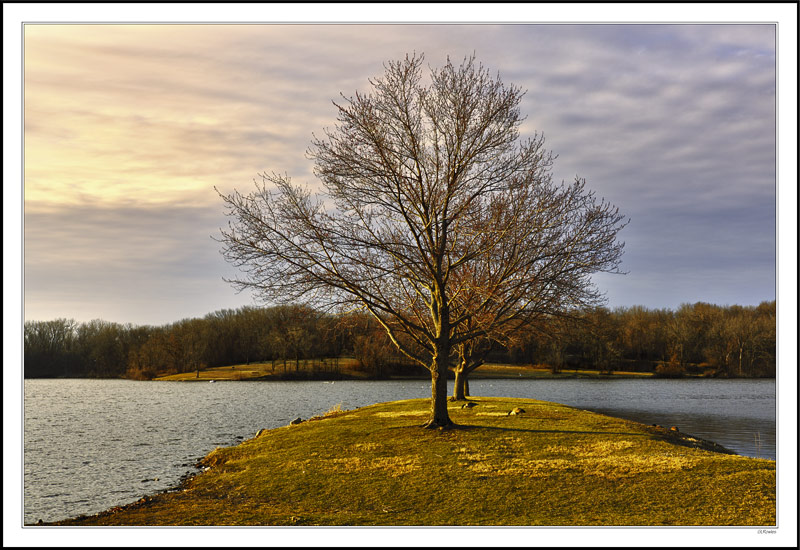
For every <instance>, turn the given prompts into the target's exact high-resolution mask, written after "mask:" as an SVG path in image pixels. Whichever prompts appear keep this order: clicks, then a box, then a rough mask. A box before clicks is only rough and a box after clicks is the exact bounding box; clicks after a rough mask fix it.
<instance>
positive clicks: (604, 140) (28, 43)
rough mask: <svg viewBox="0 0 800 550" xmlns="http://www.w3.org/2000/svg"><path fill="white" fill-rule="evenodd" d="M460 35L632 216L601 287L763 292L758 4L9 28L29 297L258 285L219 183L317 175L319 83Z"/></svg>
mask: <svg viewBox="0 0 800 550" xmlns="http://www.w3.org/2000/svg"><path fill="white" fill-rule="evenodd" d="M409 52H417V53H423V54H424V55H425V59H426V62H427V63H428V64H430V65H431V66H436V67H438V66H441V65H442V64H443V63H444V62H445V61H446V58H447V56H451V57H452V58H453V59H455V60H460V59H462V58H463V57H464V56H465V55H470V54H472V53H474V54H475V55H476V57H477V59H478V60H479V61H480V62H481V63H482V64H483V65H484V66H486V67H487V68H489V69H490V70H491V71H492V72H497V73H499V75H500V77H501V78H502V80H503V81H504V82H505V83H513V84H515V85H517V86H520V87H522V88H523V89H525V90H527V93H526V95H525V97H524V100H523V101H522V104H521V111H522V114H523V115H525V116H526V117H527V118H526V120H525V122H524V124H523V126H522V128H521V131H522V135H523V137H524V136H526V135H532V134H533V133H534V132H539V133H543V134H544V135H545V138H546V144H547V147H548V148H549V149H551V150H552V151H553V152H554V153H555V154H557V155H558V158H557V160H556V163H555V166H554V177H555V179H556V180H557V181H560V180H565V181H567V182H569V181H572V180H573V179H574V178H575V176H580V177H581V178H585V179H586V182H587V187H588V188H589V189H591V190H593V191H594V192H595V193H596V194H597V196H598V197H602V198H605V199H607V200H608V201H610V202H612V203H613V204H614V205H616V206H617V207H619V209H620V211H621V212H622V213H623V214H625V215H626V216H627V217H628V218H630V223H629V225H628V226H627V227H626V228H625V229H624V230H623V231H622V232H621V233H620V239H621V240H623V241H624V242H625V243H626V245H625V254H624V256H623V263H622V266H621V268H622V270H624V271H625V272H626V275H605V274H604V275H600V276H597V277H596V278H595V282H596V284H597V285H598V286H599V287H600V289H601V290H603V291H604V292H606V295H607V298H608V306H609V307H611V308H613V307H618V306H632V305H643V306H646V307H651V308H671V309H674V308H676V307H678V306H679V305H680V304H682V303H693V302H697V301H704V302H710V303H716V304H720V305H727V304H742V305H756V304H758V303H760V302H761V301H765V300H773V299H775V297H776V287H775V281H776V198H777V193H776V191H777V185H776V154H777V153H776V151H777V149H776V27H775V25H772V24H739V25H724V24H713V25H711V24H678V25H667V24H580V25H575V24H547V25H536V24H498V25H492V24H473V25H459V24H444V25H436V24H407V25H399V24H362V25H352V24H351V25H345V24H310V25H309V24H305V25H304V24H284V25H281V24H278V25H275V24H273V25H269V24H237V25H222V24H206V25H188V24H183V25H166V24H162V25H153V24H138V25H131V24H127V25H126V24H117V25H102V24H96V25H76V24H28V25H26V26H25V27H24V80H23V84H24V318H25V319H26V320H47V319H53V318H60V317H64V318H73V319H76V320H78V321H81V322H85V321H89V320H91V319H97V318H100V319H104V320H107V321H114V322H121V323H133V324H154V325H160V324H167V323H171V322H174V321H178V320H180V319H183V318H188V317H202V316H204V315H205V314H207V313H210V312H212V311H216V310H219V309H225V308H236V307H240V306H243V305H248V304H253V303H254V299H253V296H251V295H250V294H249V293H247V292H244V293H240V294H237V293H236V292H235V291H234V289H233V288H232V287H231V286H230V285H229V284H228V283H226V282H225V281H224V280H223V277H231V276H235V274H236V273H235V271H234V268H233V267H231V266H229V265H228V264H226V262H225V261H224V259H223V258H222V256H221V254H220V252H219V250H220V244H219V243H218V242H216V241H215V240H214V239H213V238H212V237H218V236H219V233H220V231H219V228H220V227H222V226H223V225H225V224H226V223H227V222H226V219H225V216H224V208H223V204H222V200H221V199H220V197H219V196H218V195H217V192H216V191H215V188H216V189H219V190H220V191H222V192H230V191H231V190H233V189H234V188H236V189H238V190H240V191H243V192H247V191H249V190H251V189H253V179H254V178H256V177H258V174H259V173H262V172H271V171H275V172H280V173H287V174H288V175H290V176H291V177H292V178H293V179H294V181H295V182H297V183H302V184H308V185H309V186H312V187H314V186H318V182H317V180H316V179H315V178H314V176H313V174H312V168H313V163H312V161H310V160H308V159H307V158H306V157H305V151H306V149H307V147H308V145H309V143H310V140H311V137H312V134H313V133H315V132H316V133H317V134H318V135H319V134H320V133H321V131H322V130H323V129H324V128H325V127H331V126H332V125H333V124H334V123H335V117H336V111H335V108H334V106H333V104H332V101H333V100H336V99H337V98H338V97H339V94H340V93H342V94H344V95H346V96H350V95H352V94H354V93H355V92H356V91H360V92H364V91H369V89H370V86H369V83H368V79H369V78H370V77H373V76H379V75H380V74H382V72H383V63H384V62H385V61H387V60H391V59H398V58H401V57H403V56H404V55H405V54H406V53H409Z"/></svg>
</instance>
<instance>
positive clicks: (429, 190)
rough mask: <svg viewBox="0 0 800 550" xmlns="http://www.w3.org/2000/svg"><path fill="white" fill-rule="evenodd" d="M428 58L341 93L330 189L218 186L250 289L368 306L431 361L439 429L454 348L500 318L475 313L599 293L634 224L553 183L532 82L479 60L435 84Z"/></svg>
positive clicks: (318, 149) (227, 250)
mask: <svg viewBox="0 0 800 550" xmlns="http://www.w3.org/2000/svg"><path fill="white" fill-rule="evenodd" d="M422 63H423V58H422V56H416V55H415V56H411V57H408V56H407V57H406V58H405V59H404V60H401V61H392V62H389V63H387V64H386V65H385V69H386V70H385V74H384V75H383V76H382V77H380V78H376V79H374V80H370V84H371V85H372V88H373V90H372V92H371V93H369V94H361V93H356V95H355V96H354V97H350V98H346V97H344V96H343V101H342V102H341V104H336V103H334V105H335V106H336V108H337V109H338V123H337V125H336V126H335V128H333V129H328V130H325V136H324V137H322V138H317V137H315V138H314V139H313V140H312V145H311V147H310V149H309V151H308V155H309V157H310V159H312V160H313V161H314V162H315V175H316V176H317V177H318V178H319V179H320V180H321V182H322V184H323V186H324V189H325V193H324V194H319V195H316V196H312V195H311V193H310V192H309V191H308V190H307V189H305V188H302V187H299V186H295V185H293V184H292V182H291V180H290V178H289V177H288V176H285V175H279V174H276V173H270V174H264V175H262V176H261V178H262V181H261V182H260V183H259V182H256V190H255V191H254V192H252V193H250V194H247V195H242V194H241V193H239V192H238V191H234V192H233V193H232V194H229V195H221V197H222V199H223V200H224V202H225V203H226V205H227V214H228V215H229V217H230V218H232V221H230V222H229V224H228V227H227V229H226V230H223V231H222V239H221V241H222V242H223V244H224V247H223V250H222V252H223V254H224V256H225V258H226V259H227V260H228V261H229V262H231V263H232V264H233V265H235V266H238V267H239V268H241V270H242V272H243V276H242V277H241V278H239V279H236V280H234V281H231V282H232V283H233V284H234V285H235V286H236V287H237V288H240V289H243V288H250V289H253V290H255V291H256V292H257V293H258V294H260V296H261V297H263V298H265V299H270V300H277V301H284V302H286V301H301V302H304V303H308V304H328V305H341V304H357V305H358V306H359V307H361V308H363V309H365V310H366V311H368V312H369V313H371V314H372V315H373V316H374V317H375V319H376V320H377V321H378V322H379V323H380V325H381V326H382V327H383V328H384V330H386V333H387V334H388V336H389V338H390V339H391V340H392V342H393V343H394V344H395V345H396V346H397V347H398V349H399V350H400V351H401V352H402V353H403V354H405V355H406V356H407V357H409V358H411V359H413V360H414V361H416V362H418V363H419V364H421V365H423V366H425V367H426V368H428V369H429V370H430V373H431V414H430V418H429V420H428V422H427V423H426V426H427V427H446V426H449V425H451V424H452V422H451V420H450V417H449V415H448V412H447V376H446V375H447V370H448V367H449V362H450V356H451V351H452V349H453V346H454V345H457V344H459V343H460V342H462V341H467V340H470V339H472V338H475V337H479V336H482V335H485V334H486V333H487V332H488V330H489V329H487V328H486V327H483V328H480V327H478V328H476V329H474V330H469V329H463V328H462V325H463V326H467V324H468V323H467V322H468V320H469V319H471V318H472V317H473V316H475V315H477V314H484V313H486V312H490V313H491V315H492V316H493V317H496V318H497V319H498V320H499V321H498V322H499V323H500V324H502V323H501V322H500V321H502V322H508V323H511V322H513V321H514V320H516V319H521V318H524V317H525V315H526V313H525V312H527V311H529V310H531V309H532V308H535V307H536V306H537V304H539V305H540V306H541V305H542V304H556V303H563V302H564V301H565V299H564V297H562V296H560V295H559V293H561V292H568V293H570V296H571V297H572V298H574V299H573V300H571V301H574V302H578V303H580V302H582V301H589V302H591V301H592V300H593V299H594V298H596V297H597V294H596V292H594V291H593V290H592V289H591V288H590V285H589V281H588V276H589V274H590V273H592V272H594V271H598V270H608V271H613V270H616V268H617V264H618V261H619V257H620V255H621V253H622V245H621V244H618V243H617V242H616V233H617V231H618V230H619V229H620V228H621V226H622V224H621V223H620V220H621V217H620V216H619V214H618V213H617V211H616V210H615V209H614V208H612V207H611V206H610V205H608V204H606V203H604V202H601V203H599V204H598V203H596V201H595V200H594V198H593V197H592V196H591V194H587V193H585V192H584V191H583V182H582V181H576V182H575V183H574V184H573V185H570V186H566V187H564V186H561V187H559V186H555V185H553V184H552V182H551V178H550V174H549V169H550V166H551V164H552V161H553V156H552V154H551V153H549V152H547V151H545V150H544V139H543V137H541V136H534V137H533V138H531V139H528V140H525V141H523V140H520V137H519V126H520V124H521V123H522V120H523V118H522V117H521V116H520V113H519V103H520V101H521V99H522V96H523V92H522V91H521V90H520V89H519V88H517V87H515V86H513V85H512V86H505V85H504V84H503V83H502V82H501V80H500V78H499V77H492V76H491V75H490V74H489V72H488V71H487V70H486V69H484V68H483V67H482V66H480V65H478V64H476V62H475V59H474V58H467V59H465V60H464V61H463V63H462V64H461V65H460V66H455V65H453V64H452V63H451V62H450V61H449V60H448V62H447V63H446V64H445V65H444V67H442V68H441V69H431V71H430V74H429V78H428V79H427V81H426V82H423V71H422ZM476 274H479V275H476ZM537 274H539V275H542V276H544V277H545V278H546V280H545V281H543V282H541V283H536V284H532V283H531V281H530V277H535V276H537ZM477 282H479V284H477ZM484 285H485V286H484ZM468 295H469V297H467V296H468ZM566 301H570V300H566ZM497 324H498V323H495V325H497Z"/></svg>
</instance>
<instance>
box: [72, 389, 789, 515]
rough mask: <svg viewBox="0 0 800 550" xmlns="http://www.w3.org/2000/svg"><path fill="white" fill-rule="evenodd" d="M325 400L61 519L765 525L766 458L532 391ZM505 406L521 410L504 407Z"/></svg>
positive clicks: (768, 506)
mask: <svg viewBox="0 0 800 550" xmlns="http://www.w3.org/2000/svg"><path fill="white" fill-rule="evenodd" d="M472 401H473V402H474V403H476V404H477V406H475V407H473V408H462V407H461V404H460V403H459V402H451V403H450V404H449V408H450V415H451V418H452V419H453V420H454V421H455V422H457V423H458V425H459V426H458V427H456V428H454V429H449V430H425V429H422V428H420V427H419V425H420V424H422V422H423V421H424V420H425V419H426V417H427V414H428V407H429V401H428V400H425V399H415V400H407V401H396V402H392V403H383V404H377V405H372V406H369V407H363V408H359V409H356V410H352V411H343V410H341V409H339V408H334V409H332V410H331V411H329V412H328V413H327V414H326V415H324V416H321V417H318V418H315V419H311V420H308V421H305V422H303V423H301V424H298V425H294V426H286V427H282V428H277V429H273V430H267V431H264V432H262V433H261V434H260V435H259V436H257V437H254V438H252V439H249V440H247V441H244V442H242V443H241V444H240V445H237V446H235V447H228V448H218V449H216V450H214V451H213V452H211V453H210V454H209V455H208V456H206V457H205V459H204V460H203V465H204V467H205V468H207V469H206V470H205V471H204V472H202V473H200V474H198V475H196V476H194V477H192V478H189V479H187V480H186V481H185V482H184V483H183V484H182V486H181V487H179V488H176V489H175V490H173V491H169V492H166V493H161V494H158V495H153V496H150V497H146V498H144V499H142V500H141V501H139V502H137V503H134V504H132V505H129V506H125V507H120V508H116V509H112V510H111V511H108V512H103V513H101V514H98V515H95V516H91V517H81V518H77V519H72V520H68V521H63V522H58V524H59V525H147V526H150V525H345V526H353V525H359V526H360V525H412V526H413V525H432V526H443V525H458V526H468V525H550V526H578V525H606V526H619V525H683V526H687V525H751V526H755V525H759V526H765V525H774V524H775V518H776V516H775V462H774V461H771V460H764V459H755V458H747V457H741V456H736V455H732V454H723V453H720V452H712V451H710V450H706V449H704V448H703V447H707V448H713V446H711V445H704V442H702V441H700V440H697V439H695V438H692V437H691V436H687V435H683V434H679V433H674V432H669V431H666V430H663V429H657V428H654V427H649V426H645V425H642V424H638V423H635V422H631V421H627V420H622V419H617V418H611V417H607V416H603V415H600V414H596V413H591V412H587V411H582V410H578V409H573V408H570V407H566V406H563V405H559V404H555V403H547V402H542V401H533V400H524V399H507V398H487V397H481V398H473V399H472ZM515 407H521V408H523V409H524V411H525V412H524V413H522V414H518V415H513V416H512V415H508V412H509V411H511V410H512V409H513V408H515Z"/></svg>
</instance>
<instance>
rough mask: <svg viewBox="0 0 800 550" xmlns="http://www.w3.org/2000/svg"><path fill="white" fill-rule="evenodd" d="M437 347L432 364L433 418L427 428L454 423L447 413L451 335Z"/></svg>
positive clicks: (444, 426) (443, 339)
mask: <svg viewBox="0 0 800 550" xmlns="http://www.w3.org/2000/svg"><path fill="white" fill-rule="evenodd" d="M436 348H437V350H436V351H437V353H436V356H435V357H434V358H433V364H432V365H431V418H430V420H428V422H427V423H425V425H424V427H425V428H447V427H450V426H452V425H453V421H452V420H450V415H449V414H448V413H447V368H448V362H449V361H448V358H449V356H450V349H449V335H446V336H445V337H444V338H442V342H441V343H440V344H438V345H437V346H436Z"/></svg>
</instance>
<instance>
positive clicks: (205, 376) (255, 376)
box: [154, 358, 653, 382]
mask: <svg viewBox="0 0 800 550" xmlns="http://www.w3.org/2000/svg"><path fill="white" fill-rule="evenodd" d="M328 361H329V363H328V364H327V366H326V367H323V366H321V364H320V363H319V362H314V361H311V360H300V362H299V363H300V364H299V365H298V366H297V368H296V367H295V362H294V361H293V360H290V361H287V366H286V369H284V367H283V362H282V361H278V362H276V364H275V369H274V370H273V368H272V363H271V362H269V363H248V364H240V365H231V366H225V367H213V368H208V369H201V370H200V373H199V376H198V373H197V371H191V372H184V373H180V374H170V375H166V376H159V377H157V378H155V379H154V380H159V381H165V380H172V381H186V382H192V381H195V382H209V381H211V380H214V381H228V380H236V381H240V380H273V379H280V377H281V376H282V375H283V374H284V372H285V373H287V374H288V375H289V376H293V375H298V373H299V375H300V376H301V377H302V376H309V377H313V376H314V375H316V376H320V377H322V378H324V377H325V375H326V374H327V375H329V376H330V375H332V374H333V370H332V360H330V359H329V360H328ZM338 365H339V366H338V372H337V373H336V376H340V377H341V378H344V379H353V380H364V379H368V378H370V376H371V375H370V373H367V372H363V371H360V370H359V368H358V361H357V360H355V359H353V358H341V359H339V364H338ZM315 366H316V371H315ZM326 369H327V370H326ZM652 376H653V373H650V372H622V371H615V372H614V374H612V375H604V374H603V375H601V374H599V372H598V371H596V370H583V369H574V370H573V369H568V370H567V369H565V370H563V371H561V372H559V373H557V374H553V373H551V371H550V369H549V368H547V367H532V366H530V365H507V364H500V363H487V364H485V365H482V366H480V367H478V368H477V369H476V370H475V371H474V372H473V373H472V374H470V379H472V380H480V379H486V378H495V379H496V378H539V379H541V378H602V379H609V378H641V377H652ZM416 378H419V379H425V380H429V379H430V374H429V373H428V372H427V371H425V370H424V369H422V368H420V369H419V375H418V376H417V377H416Z"/></svg>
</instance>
